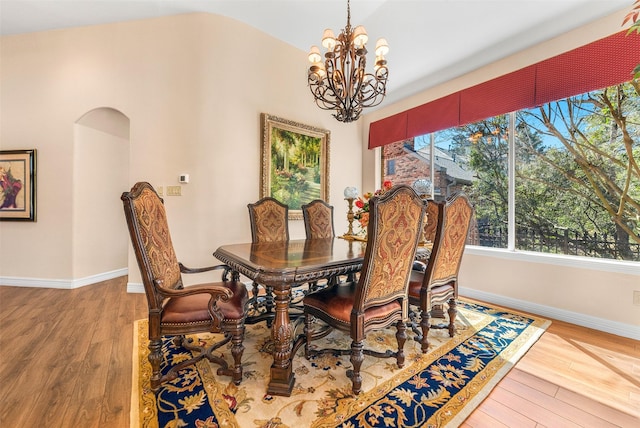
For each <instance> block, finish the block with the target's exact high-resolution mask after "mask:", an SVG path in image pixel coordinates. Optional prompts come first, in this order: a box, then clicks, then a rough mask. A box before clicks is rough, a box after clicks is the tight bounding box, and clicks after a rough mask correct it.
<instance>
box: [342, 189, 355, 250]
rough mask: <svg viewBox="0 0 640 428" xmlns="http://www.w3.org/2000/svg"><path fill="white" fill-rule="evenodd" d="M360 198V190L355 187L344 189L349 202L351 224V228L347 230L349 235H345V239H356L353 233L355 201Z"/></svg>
mask: <svg viewBox="0 0 640 428" xmlns="http://www.w3.org/2000/svg"><path fill="white" fill-rule="evenodd" d="M357 197H358V189H356V188H355V187H347V188H345V189H344V199H345V200H346V201H347V204H348V207H349V210H348V211H347V221H348V222H349V228H348V229H347V233H345V234H344V235H343V236H342V237H343V238H344V239H350V240H352V239H353V237H354V233H353V219H354V216H355V215H354V213H353V201H354V200H355V199H356V198H357Z"/></svg>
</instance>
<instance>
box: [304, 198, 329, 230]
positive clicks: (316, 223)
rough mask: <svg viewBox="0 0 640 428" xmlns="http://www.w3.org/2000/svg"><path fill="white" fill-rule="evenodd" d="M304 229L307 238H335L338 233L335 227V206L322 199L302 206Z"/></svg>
mask: <svg viewBox="0 0 640 428" xmlns="http://www.w3.org/2000/svg"><path fill="white" fill-rule="evenodd" d="M302 218H303V219H304V231H305V232H306V234H307V238H308V239H311V238H321V239H324V238H333V237H334V236H335V235H336V233H335V229H334V227H333V206H331V205H329V204H327V203H326V202H325V201H323V200H321V199H316V200H313V201H311V202H309V203H308V204H306V205H303V206H302Z"/></svg>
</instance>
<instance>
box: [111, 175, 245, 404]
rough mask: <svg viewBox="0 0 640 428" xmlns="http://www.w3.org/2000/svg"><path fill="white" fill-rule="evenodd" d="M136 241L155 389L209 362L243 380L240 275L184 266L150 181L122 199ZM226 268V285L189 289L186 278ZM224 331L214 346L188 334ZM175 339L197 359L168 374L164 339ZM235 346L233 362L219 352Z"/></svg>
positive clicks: (223, 282)
mask: <svg viewBox="0 0 640 428" xmlns="http://www.w3.org/2000/svg"><path fill="white" fill-rule="evenodd" d="M121 199H122V202H123V204H124V213H125V217H126V220H127V226H128V229H129V234H130V236H131V243H132V245H133V249H134V252H135V255H136V260H137V262H138V267H139V268H140V273H141V275H142V282H143V284H144V289H145V294H146V296H147V304H148V307H149V351H150V352H149V362H150V363H151V367H152V376H151V389H152V390H153V391H157V390H158V389H160V387H161V385H162V384H164V383H165V382H169V381H171V380H173V379H175V378H177V376H178V372H179V371H180V370H182V369H184V368H185V367H187V366H189V365H192V364H195V363H196V362H198V361H200V360H201V359H203V358H207V359H208V360H209V361H211V362H213V363H215V364H218V365H219V366H220V368H219V369H218V371H217V373H218V374H219V375H224V376H231V378H232V379H233V382H234V383H235V384H240V382H241V380H242V364H241V360H242V354H243V352H244V346H243V340H244V331H245V323H244V321H245V309H244V308H245V305H246V302H247V300H248V293H247V289H246V287H245V286H244V284H243V283H242V282H240V281H239V278H238V277H237V275H233V278H232V279H231V280H229V278H228V273H229V271H230V269H229V268H228V267H227V266H225V265H216V266H209V267H204V268H197V269H191V268H188V267H186V266H184V265H183V264H182V263H179V262H178V259H177V257H176V253H175V252H174V248H173V244H172V241H171V235H170V233H169V226H168V222H167V215H166V212H165V208H164V201H163V200H162V198H160V197H159V196H158V194H157V193H156V191H155V190H154V189H153V187H152V186H151V185H150V184H149V183H146V182H139V183H136V184H135V185H134V186H133V187H132V189H131V191H130V192H124V193H123V194H122V196H121ZM214 270H220V271H221V272H220V274H221V275H220V276H221V281H217V282H210V283H203V284H198V285H191V286H183V283H182V274H193V273H202V272H208V271H214ZM198 333H219V334H221V336H222V339H221V340H219V341H217V342H214V343H213V344H212V345H211V346H210V347H208V348H206V349H205V348H203V347H200V346H196V345H194V344H193V341H192V340H191V339H190V338H187V337H185V335H188V334H198ZM163 336H174V339H173V343H174V345H175V346H183V347H184V348H186V349H188V350H189V351H192V352H194V355H195V356H194V357H193V358H191V359H189V360H186V361H183V362H181V363H180V364H178V365H176V366H174V367H173V368H172V369H171V370H169V371H168V372H167V373H165V374H162V367H163V366H165V364H163V358H164V356H163V354H162V337H163ZM229 342H231V347H230V350H231V356H232V359H233V364H232V365H231V367H229V364H228V363H227V361H226V360H225V359H224V358H223V356H222V355H213V351H215V350H216V349H219V348H221V347H222V346H224V345H226V344H228V343H229Z"/></svg>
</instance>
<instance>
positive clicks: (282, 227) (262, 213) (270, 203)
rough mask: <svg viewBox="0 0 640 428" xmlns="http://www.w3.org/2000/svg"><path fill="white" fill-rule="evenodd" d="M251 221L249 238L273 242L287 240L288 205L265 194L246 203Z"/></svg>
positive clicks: (255, 240)
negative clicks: (254, 201)
mask: <svg viewBox="0 0 640 428" xmlns="http://www.w3.org/2000/svg"><path fill="white" fill-rule="evenodd" d="M247 207H248V208H249V221H250V222H251V240H252V242H254V243H258V242H274V241H288V240H289V207H288V206H286V205H285V204H283V203H282V202H280V201H278V200H276V199H274V198H272V197H270V196H266V197H264V198H262V199H260V200H259V201H257V202H256V203H253V204H248V205H247Z"/></svg>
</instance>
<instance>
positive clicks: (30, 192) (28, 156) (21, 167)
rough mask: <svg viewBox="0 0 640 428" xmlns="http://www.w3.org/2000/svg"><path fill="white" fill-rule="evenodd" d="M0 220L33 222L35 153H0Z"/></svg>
mask: <svg viewBox="0 0 640 428" xmlns="http://www.w3.org/2000/svg"><path fill="white" fill-rule="evenodd" d="M0 220H13V221H36V150H35V149H32V150H1V151H0Z"/></svg>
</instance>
